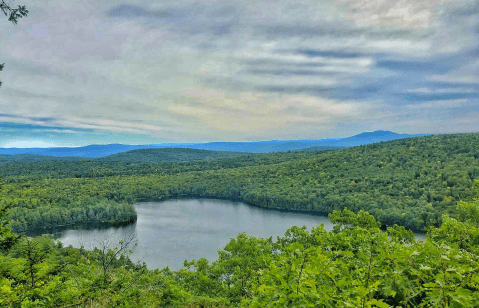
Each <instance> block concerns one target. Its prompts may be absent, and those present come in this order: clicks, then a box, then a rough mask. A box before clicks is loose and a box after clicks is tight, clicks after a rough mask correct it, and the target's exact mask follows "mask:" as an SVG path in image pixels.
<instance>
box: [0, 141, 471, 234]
mask: <svg viewBox="0 0 479 308" xmlns="http://www.w3.org/2000/svg"><path fill="white" fill-rule="evenodd" d="M478 158H479V134H459V135H442V136H426V137H417V138H410V139H401V140H396V141H391V142H382V143H377V144H372V145H365V146H359V147H354V148H348V149H344V150H337V151H330V152H287V153H274V154H257V155H245V156H239V157H233V158H221V159H215V160H209V161H199V162H185V163H181V162H161V163H160V162H158V163H153V162H152V163H125V162H119V163H114V162H94V163H92V162H60V163H42V164H40V165H38V166H41V167H42V168H40V169H37V170H36V171H38V172H37V173H34V168H31V166H32V165H33V166H35V163H33V164H32V163H31V164H12V166H10V167H11V168H13V169H14V170H12V169H9V170H6V169H3V170H2V172H3V173H4V181H5V183H6V185H5V189H4V190H3V193H2V196H1V197H2V199H3V200H5V201H4V202H11V203H13V204H14V205H15V209H14V210H13V211H12V218H13V222H12V225H13V227H14V229H15V230H17V231H25V230H29V229H35V228H45V227H50V226H60V225H69V224H74V223H84V222H102V221H109V222H119V221H129V220H132V219H135V214H134V209H133V208H132V207H131V203H132V202H133V201H135V200H137V201H140V200H145V201H146V200H165V199H168V198H181V197H212V198H224V199H230V200H239V201H244V202H247V203H249V204H252V205H256V206H261V207H266V208H280V209H288V210H302V211H315V212H321V213H331V212H332V211H333V210H336V209H343V208H344V207H347V208H348V209H351V210H353V211H355V212H357V211H359V210H366V211H369V212H370V213H371V214H372V215H374V216H375V217H376V218H377V219H378V220H379V221H381V222H382V223H383V224H385V225H392V224H399V225H403V226H405V227H407V228H409V229H412V230H423V229H424V228H425V227H427V226H431V225H434V226H439V225H440V223H441V214H444V213H449V212H451V209H452V208H453V207H454V205H455V204H456V203H457V202H458V201H459V200H471V198H472V197H473V195H474V193H473V190H472V183H473V180H474V179H478V178H479V165H478ZM3 166H5V167H6V166H7V165H3ZM59 166H61V168H60V167H59ZM82 166H83V167H82ZM82 168H83V169H82ZM58 169H60V170H58ZM69 170H76V171H75V172H70V171H69ZM14 171H16V172H17V173H16V174H15V172H14ZM36 171H35V172H36ZM121 204H123V205H121ZM111 209H115V211H116V212H115V211H112V210H111ZM126 213H128V214H126Z"/></svg>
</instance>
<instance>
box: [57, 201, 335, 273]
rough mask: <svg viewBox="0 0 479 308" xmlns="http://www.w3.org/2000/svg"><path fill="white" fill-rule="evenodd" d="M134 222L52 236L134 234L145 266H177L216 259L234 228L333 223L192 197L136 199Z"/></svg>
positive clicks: (271, 232) (256, 230) (87, 242)
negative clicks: (142, 200)
mask: <svg viewBox="0 0 479 308" xmlns="http://www.w3.org/2000/svg"><path fill="white" fill-rule="evenodd" d="M135 208H136V211H137V213H138V220H137V221H136V223H134V224H131V225H128V226H125V227H116V228H107V229H94V230H68V231H63V232H60V233H58V234H56V236H57V237H58V239H59V240H60V241H62V242H63V244H64V246H68V245H70V244H71V245H73V246H74V247H80V246H81V245H82V243H83V246H85V248H92V247H93V246H98V243H99V242H103V241H105V240H110V241H111V242H112V243H113V244H114V243H118V241H119V239H121V238H122V237H125V236H127V235H128V234H131V233H133V234H135V235H136V237H137V242H138V246H137V247H136V248H135V250H134V253H133V254H132V255H131V259H132V260H133V261H135V262H136V261H142V262H146V264H147V265H148V267H149V268H164V267H166V266H168V267H169V268H170V269H172V270H178V269H179V268H181V267H182V266H183V262H184V261H185V260H193V259H194V260H198V259H199V258H206V259H208V260H209V261H210V262H211V261H213V260H216V259H217V257H218V255H217V252H216V251H217V250H218V249H221V248H223V247H224V246H225V245H226V244H227V243H228V242H229V240H230V239H231V238H234V237H236V235H237V234H238V233H241V232H246V234H247V235H252V236H255V237H261V238H266V237H270V236H273V239H276V236H282V235H284V232H285V231H286V230H287V229H288V228H290V227H291V226H303V225H305V226H306V227H307V228H308V230H310V229H311V227H315V226H318V225H320V224H321V223H324V226H325V228H326V230H331V229H332V224H331V223H330V222H329V220H328V218H327V217H324V216H316V215H310V214H303V213H293V212H281V211H275V210H267V209H262V208H258V207H253V206H249V205H247V204H244V203H241V202H232V201H223V200H212V199H199V200H197V199H192V200H170V201H164V202H141V203H136V204H135Z"/></svg>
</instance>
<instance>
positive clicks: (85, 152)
mask: <svg viewBox="0 0 479 308" xmlns="http://www.w3.org/2000/svg"><path fill="white" fill-rule="evenodd" d="M419 136H425V134H415V135H412V134H400V133H395V132H391V131H383V130H379V131H374V132H363V133H361V134H358V135H354V136H350V137H346V138H325V139H300V140H269V141H252V142H236V141H231V142H208V143H163V144H144V145H126V144H119V143H112V144H104V145H101V144H92V145H87V146H83V147H55V148H0V155H18V154H37V155H46V156H55V157H78V158H99V157H105V156H108V155H113V154H118V153H122V152H127V151H131V150H137V149H154V148H189V149H197V150H210V151H226V152H244V153H272V152H285V151H296V150H301V149H306V148H312V147H316V146H321V147H328V146H330V147H334V148H338V147H351V146H358V145H363V144H370V143H375V142H382V141H390V140H395V139H402V138H412V137H419Z"/></svg>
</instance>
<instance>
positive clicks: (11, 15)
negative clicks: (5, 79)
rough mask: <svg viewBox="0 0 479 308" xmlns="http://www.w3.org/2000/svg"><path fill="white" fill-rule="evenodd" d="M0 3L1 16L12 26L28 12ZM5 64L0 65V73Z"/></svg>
mask: <svg viewBox="0 0 479 308" xmlns="http://www.w3.org/2000/svg"><path fill="white" fill-rule="evenodd" d="M1 1H2V2H1V3H0V10H2V12H3V14H5V16H7V17H8V21H11V22H12V23H13V24H14V25H16V24H17V22H18V19H19V18H22V17H24V16H27V14H28V10H27V9H26V7H25V6H24V5H19V6H18V7H17V8H16V9H15V8H12V5H11V4H7V3H5V1H4V0H1ZM4 65H5V63H2V64H0V71H2V69H3V67H4ZM0 86H2V82H1V81H0Z"/></svg>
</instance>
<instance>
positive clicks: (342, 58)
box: [0, 0, 479, 147]
mask: <svg viewBox="0 0 479 308" xmlns="http://www.w3.org/2000/svg"><path fill="white" fill-rule="evenodd" d="M7 2H10V3H12V4H13V5H25V6H26V7H27V9H28V10H29V14H28V16H27V17H24V18H22V19H20V20H19V22H18V24H17V25H13V24H12V23H11V22H8V20H7V18H6V17H5V18H4V17H3V15H2V16H0V63H5V67H4V69H3V71H2V72H0V80H1V81H2V82H3V84H2V86H1V88H0V147H52V146H82V145H88V144H108V143H123V144H152V143H165V142H210V141H259V140H273V139H275V140H293V139H322V138H328V137H347V136H352V135H355V134H359V133H361V132H365V131H375V130H390V131H394V132H398V133H410V134H420V133H421V134H437V133H460V132H478V131H479V120H478V119H479V1H477V0H455V1H445V0H425V1H419V0H397V1H390V0H352V1H345V0H331V1H330V0H314V1H309V0H294V1H292V0H282V1H278V0H263V1H257V0H256V1H252V0H229V1H218V0H204V1H192V0H188V1H185V0H174V1H171V0H162V1H151V0H150V1H146V0H145V1H130V0H125V1H97V0H82V1H74V0H68V1H64V0H61V1H60V0H48V1H33V0H15V1H14V2H12V1H11V0H10V1H7Z"/></svg>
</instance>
